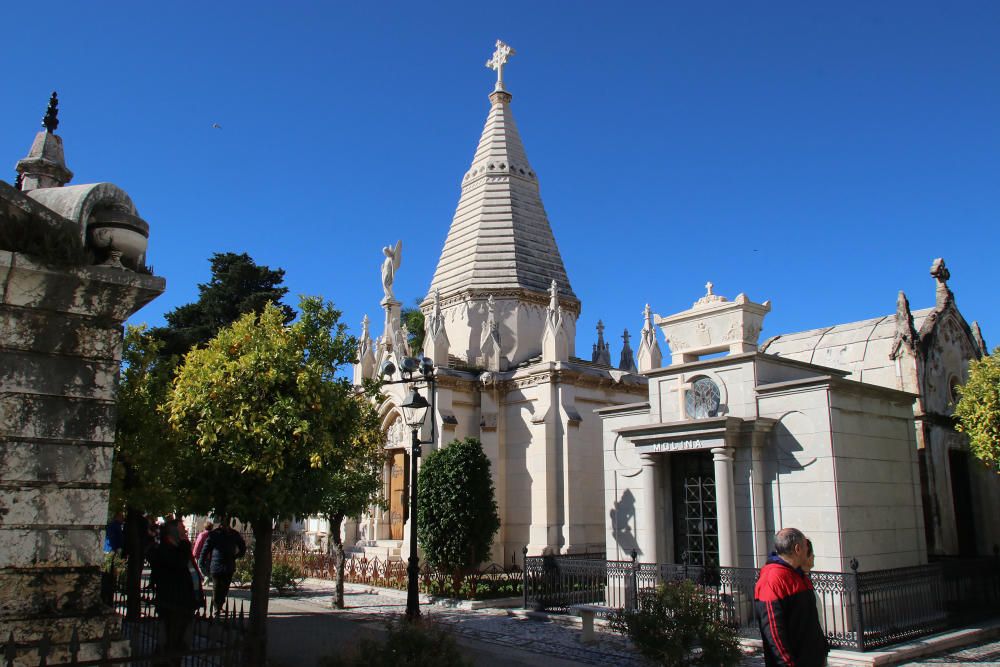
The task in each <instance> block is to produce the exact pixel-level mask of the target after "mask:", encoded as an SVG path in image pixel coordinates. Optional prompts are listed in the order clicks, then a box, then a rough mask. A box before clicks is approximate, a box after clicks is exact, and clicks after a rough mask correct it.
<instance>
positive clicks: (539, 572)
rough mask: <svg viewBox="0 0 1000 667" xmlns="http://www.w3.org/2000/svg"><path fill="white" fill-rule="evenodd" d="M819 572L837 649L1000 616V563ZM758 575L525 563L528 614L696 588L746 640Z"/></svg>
mask: <svg viewBox="0 0 1000 667" xmlns="http://www.w3.org/2000/svg"><path fill="white" fill-rule="evenodd" d="M857 565H858V563H857V561H853V562H852V567H853V569H852V570H851V571H850V572H820V571H813V572H811V573H810V575H809V576H810V578H811V580H812V582H813V588H814V590H815V592H816V605H817V608H818V611H819V616H820V620H821V623H822V624H823V628H824V630H825V632H826V636H827V639H828V640H829V642H830V645H831V646H833V647H836V648H845V649H852V650H859V651H865V650H870V649H873V648H878V647H882V646H887V645H889V644H893V643H897V642H900V641H905V640H909V639H913V638H916V637H921V636H924V635H928V634H932V633H934V632H938V631H941V630H943V629H946V628H948V627H954V626H956V625H959V624H961V623H963V622H968V621H971V620H975V619H977V618H983V617H987V616H990V615H996V614H997V613H998V610H1000V559H996V558H982V559H962V560H952V561H945V562H938V563H931V564H928V565H920V566H916V567H906V568H896V569H891V570H877V571H871V572H859V571H858V569H857ZM759 573H760V571H759V570H758V569H756V568H739V567H704V566H688V565H675V564H656V563H640V562H638V561H637V560H636V559H633V560H617V561H614V560H611V561H600V560H593V559H587V558H578V557H572V556H533V557H526V558H525V567H524V575H523V576H524V584H523V585H524V605H525V607H526V608H536V609H548V610H553V611H566V610H568V609H569V607H571V606H573V605H578V604H590V605H598V606H604V607H607V608H608V609H609V610H610V609H629V610H634V609H636V608H637V607H638V600H639V598H640V597H641V596H642V595H644V594H645V593H646V592H647V591H651V590H653V589H655V588H656V587H657V586H659V585H660V584H661V583H664V582H670V581H680V580H684V579H687V580H690V581H692V582H694V583H695V584H696V585H697V586H698V587H699V588H700V589H701V590H702V592H703V593H704V594H705V595H707V596H709V597H711V598H713V599H714V600H715V601H716V602H717V603H718V608H719V613H720V616H721V617H722V618H723V619H724V620H725V622H726V623H727V624H729V625H731V626H733V627H735V628H736V629H737V631H738V632H739V633H740V634H741V635H742V636H745V637H759V636H760V633H759V630H758V626H757V621H756V618H755V617H754V606H753V599H754V595H753V593H754V586H755V585H756V583H757V577H758V575H759Z"/></svg>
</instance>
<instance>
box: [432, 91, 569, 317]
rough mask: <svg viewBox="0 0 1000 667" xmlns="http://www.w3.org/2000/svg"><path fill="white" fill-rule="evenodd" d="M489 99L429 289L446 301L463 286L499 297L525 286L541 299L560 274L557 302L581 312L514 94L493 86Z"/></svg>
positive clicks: (525, 288) (467, 290) (471, 290)
mask: <svg viewBox="0 0 1000 667" xmlns="http://www.w3.org/2000/svg"><path fill="white" fill-rule="evenodd" d="M490 101H491V102H492V106H491V108H490V114H489V117H488V118H487V119H486V126H485V127H484V128H483V134H482V137H481V138H480V140H479V147H478V148H477V149H476V155H475V157H474V158H473V159H472V166H471V167H470V169H469V171H468V173H466V174H465V177H464V178H463V179H462V195H461V198H460V199H459V201H458V208H457V209H456V211H455V217H454V218H453V219H452V223H451V228H450V229H449V231H448V238H447V239H446V240H445V243H444V250H442V252H441V258H440V259H439V260H438V265H437V270H436V271H435V272H434V279H433V280H432V281H431V286H430V290H429V292H428V293H429V294H433V293H434V291H435V290H440V293H441V298H443V299H447V298H448V297H451V296H454V295H456V294H458V293H461V292H476V293H479V294H483V293H496V294H497V295H498V297H499V296H500V293H503V292H506V291H507V290H518V291H521V290H527V291H530V292H535V293H537V294H538V295H539V298H540V299H543V300H544V299H545V298H547V293H548V289H549V286H550V284H551V282H552V280H555V281H556V283H557V284H558V286H559V296H560V300H561V301H563V300H565V301H569V302H571V303H572V304H574V305H576V306H577V307H576V308H574V310H578V308H579V306H578V304H579V301H578V300H577V298H576V296H575V294H574V293H573V290H572V288H571V287H570V284H569V278H568V276H567V275H566V267H565V266H564V265H563V262H562V257H561V256H560V255H559V248H558V246H556V240H555V237H554V236H553V234H552V228H551V227H549V220H548V217H547V216H546V215H545V207H544V206H543V205H542V198H541V195H540V193H539V188H538V179H537V177H536V175H535V171H534V169H532V168H531V165H530V164H529V162H528V156H527V154H526V153H525V151H524V145H523V144H522V143H521V136H520V134H518V131H517V125H516V124H515V123H514V117H513V115H512V114H511V111H510V101H511V95H510V93H508V92H506V91H504V90H496V91H494V92H493V93H491V94H490ZM508 294H509V292H508ZM543 302H544V301H543ZM567 305H568V304H567ZM571 308H572V306H571Z"/></svg>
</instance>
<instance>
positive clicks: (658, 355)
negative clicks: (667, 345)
mask: <svg viewBox="0 0 1000 667" xmlns="http://www.w3.org/2000/svg"><path fill="white" fill-rule="evenodd" d="M662 365H663V353H662V352H660V344H659V343H658V342H657V340H656V329H655V328H653V311H652V309H651V308H650V307H649V304H648V303H647V304H646V308H645V309H644V310H643V311H642V334H641V338H640V341H639V372H640V373H645V372H646V371H650V370H652V369H654V368H659V367H660V366H662Z"/></svg>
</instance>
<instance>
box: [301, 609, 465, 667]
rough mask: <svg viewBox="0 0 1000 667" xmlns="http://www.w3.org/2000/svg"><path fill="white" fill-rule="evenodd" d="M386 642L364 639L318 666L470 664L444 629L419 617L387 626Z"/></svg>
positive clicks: (437, 666) (439, 666)
mask: <svg viewBox="0 0 1000 667" xmlns="http://www.w3.org/2000/svg"><path fill="white" fill-rule="evenodd" d="M386 631H387V636H386V639H385V641H384V642H379V641H373V640H371V639H362V640H361V642H360V643H359V645H358V648H357V652H356V653H355V654H353V655H348V656H340V655H337V656H326V657H323V658H320V660H319V667H471V665H472V661H470V660H468V659H466V658H465V656H463V655H462V653H461V651H459V649H458V644H456V643H455V639H454V637H452V635H451V633H450V632H448V631H447V630H446V629H445V628H443V627H441V626H439V625H437V624H435V623H433V622H432V621H428V620H427V619H423V618H422V619H420V620H417V621H406V620H404V619H401V620H397V621H395V622H392V623H389V624H387V625H386Z"/></svg>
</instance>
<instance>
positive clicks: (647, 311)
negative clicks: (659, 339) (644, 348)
mask: <svg viewBox="0 0 1000 667" xmlns="http://www.w3.org/2000/svg"><path fill="white" fill-rule="evenodd" d="M642 318H643V320H645V323H644V324H643V327H642V330H643V331H652V330H653V309H652V308H650V307H649V304H648V303H647V304H646V307H645V308H644V309H643V310H642Z"/></svg>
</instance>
